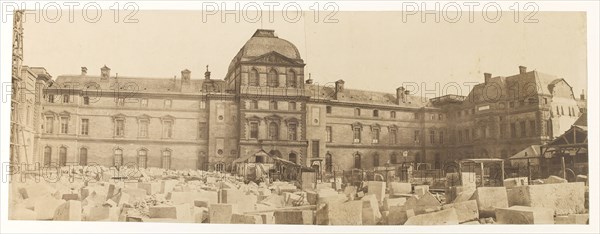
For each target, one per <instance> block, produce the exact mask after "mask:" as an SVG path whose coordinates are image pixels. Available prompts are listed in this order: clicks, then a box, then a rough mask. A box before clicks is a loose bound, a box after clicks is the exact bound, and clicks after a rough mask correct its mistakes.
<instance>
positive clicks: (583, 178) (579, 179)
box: [575, 175, 590, 186]
mask: <svg viewBox="0 0 600 234" xmlns="http://www.w3.org/2000/svg"><path fill="white" fill-rule="evenodd" d="M575 182H584V183H585V186H590V185H589V184H588V177H587V176H586V175H577V178H575Z"/></svg>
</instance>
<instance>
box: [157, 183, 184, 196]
mask: <svg viewBox="0 0 600 234" xmlns="http://www.w3.org/2000/svg"><path fill="white" fill-rule="evenodd" d="M178 183H179V181H178V180H163V181H161V186H160V193H164V194H167V193H170V192H172V191H173V188H175V185H177V184H178Z"/></svg>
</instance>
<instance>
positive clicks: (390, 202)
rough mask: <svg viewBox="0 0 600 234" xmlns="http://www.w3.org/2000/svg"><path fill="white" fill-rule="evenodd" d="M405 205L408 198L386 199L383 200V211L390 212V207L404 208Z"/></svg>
mask: <svg viewBox="0 0 600 234" xmlns="http://www.w3.org/2000/svg"><path fill="white" fill-rule="evenodd" d="M405 203H406V198H404V197H399V198H389V197H386V198H384V199H383V206H382V210H383V211H388V210H390V207H392V206H403V205H404V204H405Z"/></svg>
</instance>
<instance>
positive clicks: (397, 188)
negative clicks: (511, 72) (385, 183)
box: [390, 182, 412, 195]
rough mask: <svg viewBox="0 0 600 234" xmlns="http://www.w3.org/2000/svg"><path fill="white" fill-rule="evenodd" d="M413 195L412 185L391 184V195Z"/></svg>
mask: <svg viewBox="0 0 600 234" xmlns="http://www.w3.org/2000/svg"><path fill="white" fill-rule="evenodd" d="M410 193H412V185H411V184H410V183H401V182H390V194H393V195H402V194H410Z"/></svg>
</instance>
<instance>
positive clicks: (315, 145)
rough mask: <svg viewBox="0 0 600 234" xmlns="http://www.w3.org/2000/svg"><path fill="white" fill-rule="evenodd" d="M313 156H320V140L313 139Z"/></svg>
mask: <svg viewBox="0 0 600 234" xmlns="http://www.w3.org/2000/svg"><path fill="white" fill-rule="evenodd" d="M312 156H313V158H318V157H319V141H312Z"/></svg>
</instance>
